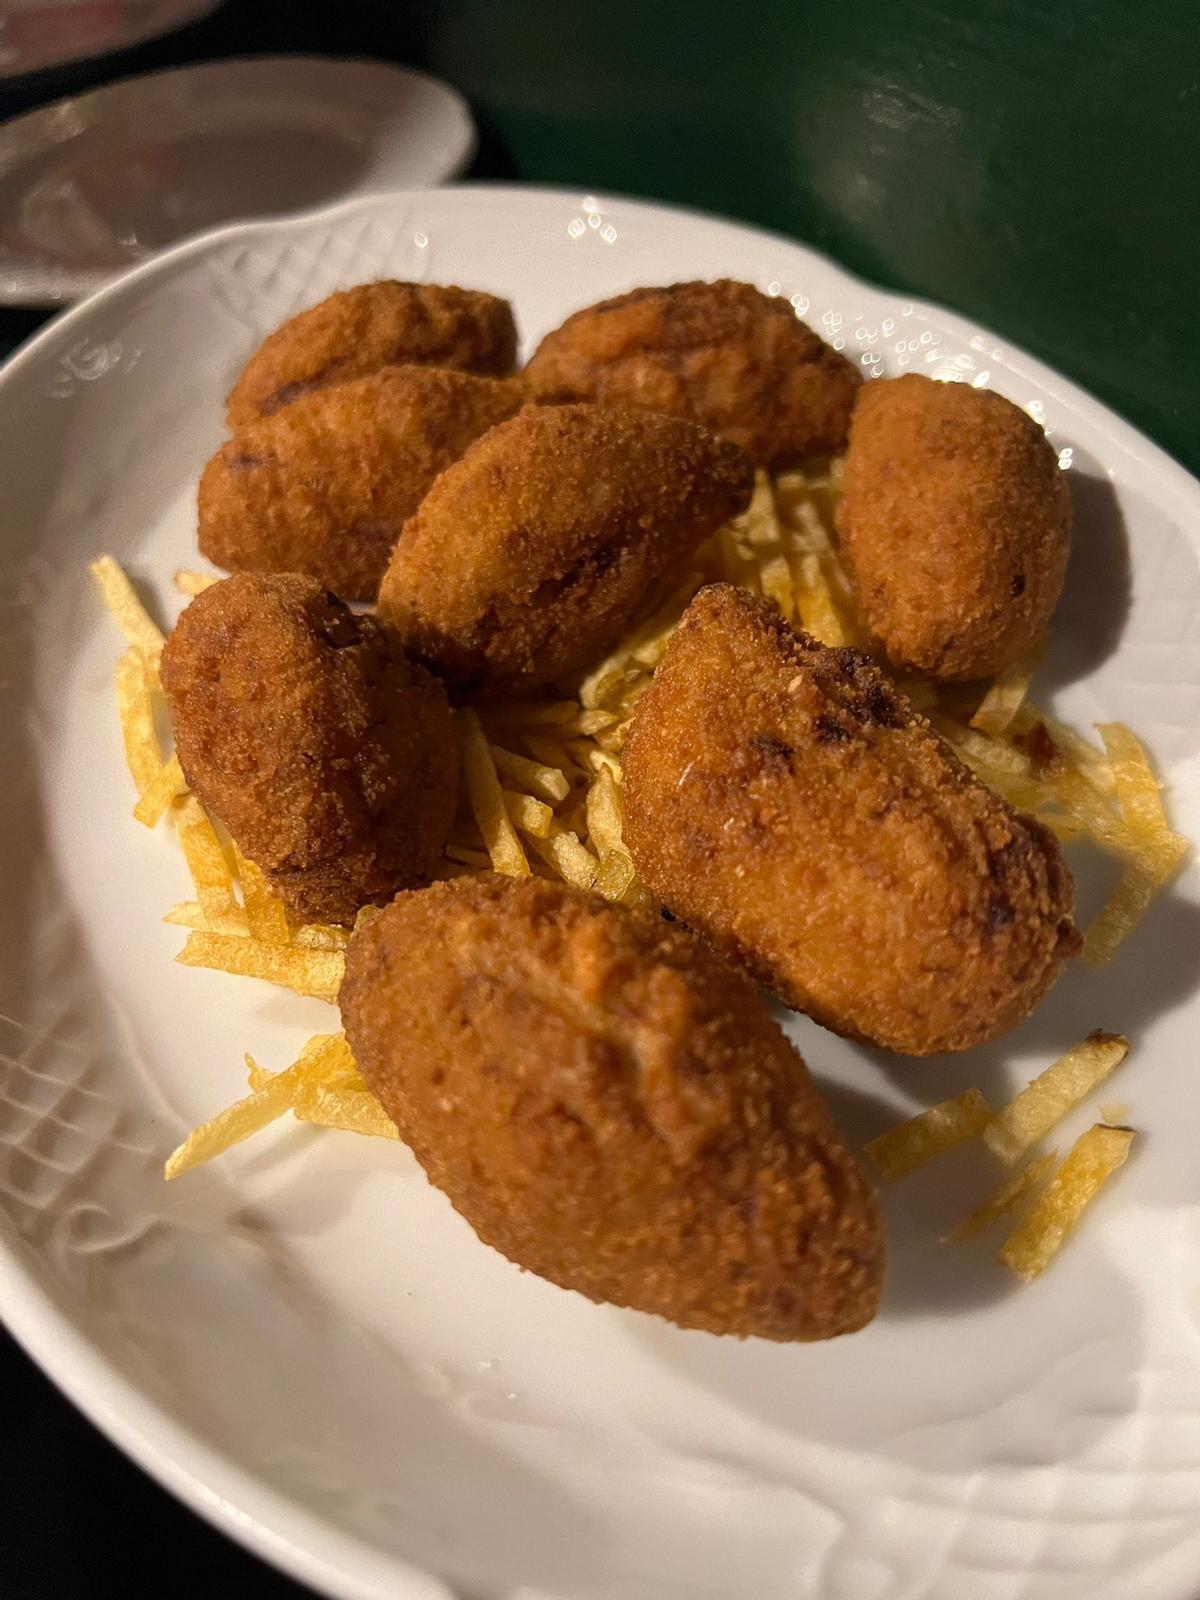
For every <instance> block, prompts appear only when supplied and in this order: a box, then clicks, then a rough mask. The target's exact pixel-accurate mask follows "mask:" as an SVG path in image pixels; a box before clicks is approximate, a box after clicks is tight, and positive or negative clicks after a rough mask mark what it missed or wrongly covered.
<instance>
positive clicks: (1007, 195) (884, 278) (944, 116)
mask: <svg viewBox="0 0 1200 1600" xmlns="http://www.w3.org/2000/svg"><path fill="white" fill-rule="evenodd" d="M301 9H302V8H291V7H274V6H272V7H257V6H252V5H250V4H248V3H246V0H233V3H231V4H228V5H226V6H225V7H224V9H223V10H221V11H220V12H218V13H217V14H216V15H215V16H213V17H210V18H209V19H207V20H206V21H204V22H202V23H200V24H198V25H196V26H194V27H192V28H189V29H186V30H184V31H183V32H181V33H179V34H176V35H174V36H172V37H171V38H169V39H166V40H162V41H158V42H157V43H155V44H152V45H150V46H146V47H143V48H141V49H139V50H137V51H133V52H129V53H128V54H127V55H125V56H122V57H110V58H108V59H107V60H105V61H103V62H92V63H88V64H84V65H83V66H81V67H79V68H76V69H72V70H70V71H68V72H63V73H59V74H56V75H53V76H51V75H43V76H42V77H40V78H38V79H37V80H24V81H22V82H19V83H10V84H0V117H7V116H10V115H13V114H15V113H17V112H19V111H23V110H26V109H28V108H30V107H32V106H35V105H38V104H41V103H43V102H45V101H48V100H51V99H54V98H56V97H57V96H59V95H62V94H66V93H69V92H71V91H72V90H74V89H78V88H81V87H90V86H91V85H92V84H95V83H99V82H102V81H107V80H108V79H111V78H114V77H119V76H124V75H126V74H128V73H130V72H134V71H144V70H148V69H151V68H155V67H162V66H170V65H176V64H179V63H181V62H185V61H193V60H205V59H211V58H215V57H220V56H229V55H239V54H251V53H255V52H261V51H289V52H306V51H307V52H314V53H323V54H337V55H358V56H378V57H382V58H385V59H391V60H397V61H402V62H405V63H407V64H409V65H413V66H418V67H423V68H424V69H426V70H427V71H430V72H433V73H436V74H437V75H438V76H440V77H443V78H445V79H446V80H447V81H448V82H450V83H452V84H454V85H455V86H456V87H457V88H458V89H459V90H461V92H462V93H463V94H465V95H466V97H467V98H468V100H469V101H470V102H471V105H472V108H473V110H474V112H475V114H476V117H477V119H478V121H479V123H480V127H481V134H482V142H481V148H480V153H479V158H478V160H477V162H476V166H475V168H474V170H473V173H472V176H478V177H484V178H489V179H493V180H495V179H504V178H513V179H519V180H523V181H527V182H533V183H551V184H564V185H569V186H575V187H581V188H591V189H599V190H609V191H612V192H617V193H627V194H633V195H644V196H649V197H652V198H658V199H663V200H670V201H675V202H679V203H683V204H687V205H693V206H698V207H703V208H705V209H708V210H712V211H717V212H721V213H724V214H726V215H729V216H732V217H737V218H741V219H744V220H746V221H748V222H752V223H757V224H759V225H761V226H764V227H768V228H772V229H776V230H778V231H779V232H782V233H787V234H792V235H794V236H795V237H797V238H799V239H803V240H805V241H807V242H808V243H810V244H813V245H816V246H817V247H818V248H820V249H822V250H825V251H827V252H828V253H829V254H830V255H832V256H834V257H836V258H837V259H838V260H840V261H842V262H844V263H845V264H846V265H847V266H848V267H850V268H851V269H852V270H854V271H856V272H858V273H861V274H862V275H864V276H865V277H868V278H872V279H875V280H877V281H878V282H880V283H883V284H887V285H891V286H893V287H896V288H899V289H902V290H905V291H907V292H909V293H912V294H914V295H919V296H921V297H923V298H926V299H932V300H936V301H941V302H942V303H943V304H945V305H947V306H950V307H952V308H954V309H955V310H957V311H960V312H963V313H964V314H966V315H967V316H970V317H972V318H974V319H975V320H977V321H979V322H982V323H984V324H985V325H987V326H989V327H991V328H992V329H993V330H994V331H995V332H996V333H998V334H1000V335H1002V336H1003V337H1005V338H1007V339H1009V340H1011V341H1013V342H1015V343H1017V344H1020V345H1023V346H1025V347H1026V348H1027V349H1028V350H1030V351H1032V352H1034V353H1035V354H1036V355H1038V356H1040V357H1042V358H1043V359H1044V360H1045V361H1047V362H1049V363H1050V364H1051V365H1052V366H1055V367H1058V368H1059V369H1061V370H1062V371H1063V372H1065V373H1067V374H1068V375H1069V376H1071V377H1072V378H1075V379H1076V380H1077V381H1079V382H1080V383H1083V384H1084V385H1086V386H1087V387H1088V388H1090V389H1092V390H1093V391H1094V392H1095V393H1096V394H1097V395H1099V396H1100V397H1101V398H1102V399H1104V400H1105V401H1107V402H1108V404H1109V405H1111V406H1112V407H1113V408H1114V409H1115V410H1116V411H1118V412H1120V413H1121V414H1123V415H1124V416H1126V417H1127V418H1129V420H1130V421H1132V422H1134V423H1135V424H1136V425H1137V426H1139V427H1141V428H1143V429H1144V430H1145V431H1146V432H1147V433H1148V434H1149V435H1150V437H1151V438H1153V439H1155V440H1156V441H1157V442H1158V443H1159V444H1161V445H1163V446H1164V447H1165V448H1166V449H1167V450H1169V451H1170V452H1172V454H1174V455H1175V456H1177V457H1178V459H1179V460H1181V461H1182V462H1183V463H1184V465H1186V466H1187V467H1189V468H1190V469H1191V470H1192V471H1193V472H1200V429H1198V428H1197V426H1196V424H1197V420H1198V418H1197V405H1196V393H1197V379H1196V374H1197V372H1198V371H1200V317H1198V316H1197V314H1196V312H1195V310H1189V309H1188V307H1189V305H1190V303H1191V299H1192V298H1193V294H1194V286H1195V282H1196V277H1197V273H1196V263H1197V261H1200V206H1198V205H1197V185H1196V173H1197V171H1200V131H1198V130H1200V115H1198V113H1200V35H1198V31H1197V29H1196V26H1195V10H1194V6H1193V4H1192V0H1143V3H1142V4H1140V5H1137V6H1133V5H1129V4H1128V3H1127V0H1056V3H1052V0H960V3H959V4H957V5H954V4H947V3H946V0H910V3H909V4H908V5H906V6H902V7H897V6H896V5H895V4H893V3H890V0H760V3H759V4H758V5H746V6H741V7H730V6H729V5H728V4H727V3H725V0H690V4H689V5H688V6H687V7H686V9H685V10H682V11H681V8H680V7H679V6H678V5H677V4H675V3H667V0H607V3H606V4H605V5H604V6H602V7H596V6H593V5H587V6H585V5H580V4H576V3H573V0H558V4H556V5H554V6H547V5H545V4H544V0H407V3H406V4H405V5H404V6H398V7H382V6H378V5H377V4H373V3H368V0H339V3H338V5H337V6H329V7H320V8H312V9H313V10H314V11H318V12H319V13H320V15H318V16H310V17H307V18H306V17H302V16H300V15H297V14H294V13H298V12H300V11H301ZM304 9H307V8H304ZM2 223H3V218H0V225H2ZM681 270H682V267H681ZM42 320H43V318H42V316H41V315H40V314H38V313H35V312H31V313H26V312H0V352H3V351H4V350H6V349H11V348H12V347H13V346H14V345H15V344H16V343H18V342H19V341H20V340H21V339H23V338H25V337H26V336H27V335H28V334H29V333H30V332H32V331H33V330H34V328H36V327H37V326H38V325H39V323H40V322H41V321H42ZM1082 531H1083V530H1081V532H1082ZM0 1385H2V1392H3V1393H4V1395H5V1398H6V1400H7V1407H6V1411H5V1415H6V1421H7V1423H8V1426H7V1427H5V1428H4V1429H3V1430H0V1481H3V1482H4V1483H5V1484H6V1485H10V1486H11V1485H19V1490H18V1491H17V1492H13V1491H12V1489H11V1488H10V1489H9V1492H7V1493H6V1494H5V1495H4V1496H2V1497H0V1506H2V1507H3V1510H2V1512H0V1521H2V1523H3V1524H4V1532H5V1534H6V1537H5V1539H4V1540H3V1548H4V1549H5V1552H6V1554H5V1560H4V1567H5V1577H6V1584H5V1591H6V1593H7V1594H10V1595H12V1596H13V1600H41V1597H43V1596H45V1597H51V1596H52V1597H53V1600H84V1597H87V1600H93V1597H95V1596H97V1595H101V1594H106V1593H109V1592H110V1591H111V1592H114V1593H115V1592H121V1593H124V1594H127V1595H130V1596H138V1595H141V1594H151V1593H157V1592H160V1590H165V1589H167V1588H169V1589H170V1592H171V1593H172V1595H173V1596H175V1597H176V1600H187V1597H191V1596H193V1595H195V1596H197V1597H198V1596H200V1595H204V1596H209V1595H211V1594H213V1593H216V1592H220V1590H221V1589H222V1588H226V1587H228V1586H231V1585H236V1584H241V1585H244V1587H245V1592H247V1593H252V1594H254V1595H255V1596H258V1597H261V1600H277V1597H280V1600H282V1597H284V1596H299V1595H302V1594H303V1593H305V1591H303V1590H301V1589H300V1588H298V1587H297V1586H296V1585H294V1584H292V1583H290V1582H288V1581H287V1580H286V1579H284V1578H282V1577H279V1576H277V1575H276V1574H274V1573H271V1572H268V1571H267V1569H266V1568H264V1567H261V1566H260V1565H259V1564H258V1563H257V1562H255V1561H254V1560H253V1559H252V1558H251V1557H249V1556H246V1555H244V1554H243V1553H241V1552H240V1551H238V1550H235V1549H234V1548H233V1547H232V1546H231V1545H228V1544H226V1543H225V1541H224V1540H223V1539H222V1538H221V1537H220V1536H219V1535H217V1534H215V1533H213V1532H211V1531H210V1530H209V1529H207V1528H206V1527H204V1526H203V1525H202V1524H201V1523H200V1522H199V1521H198V1520H196V1519H195V1518H193V1517H192V1516H191V1515H190V1514H189V1513H188V1512H186V1511H184V1510H183V1509H181V1508H180V1507H178V1506H177V1505H176V1504H175V1503H174V1502H173V1501H172V1500H171V1499H170V1498H169V1497H168V1496H167V1495H165V1494H164V1493H163V1492H162V1491H161V1490H159V1489H157V1488H156V1487H155V1486H154V1485H153V1484H151V1483H150V1482H149V1480H147V1479H146V1478H145V1477H144V1476H143V1475H142V1474H141V1473H140V1472H139V1471H138V1470H137V1469H136V1468H134V1467H132V1466H130V1465H129V1464H128V1463H126V1462H125V1461H124V1460H123V1459H122V1458H121V1457H120V1456H119V1455H118V1454H117V1453H116V1452H115V1451H114V1450H113V1449H112V1448H111V1447H110V1446H109V1445H108V1444H106V1443H105V1442H104V1441H103V1440H102V1439H101V1438H100V1436H99V1435H98V1434H97V1433H96V1432H95V1431H94V1430H93V1429H92V1428H91V1427H90V1425H89V1424H87V1423H86V1422H84V1421H83V1420H82V1419H81V1418H79V1417H78V1416H77V1415H76V1414H75V1413H74V1411H73V1410H72V1409H71V1407H69V1406H68V1405H67V1404H66V1403H65V1402H64V1401H62V1400H61V1399H60V1398H59V1397H58V1396H57V1395H56V1393H55V1391H54V1390H53V1389H52V1387H51V1386H50V1385H49V1384H48V1383H47V1382H46V1380H45V1379H44V1378H42V1377H41V1375H40V1374H39V1373H38V1372H37V1371H36V1369H35V1368H34V1367H32V1365H30V1364H29V1363H28V1362H27V1361H26V1360H25V1358H24V1357H23V1356H22V1355H21V1354H20V1353H19V1352H18V1351H17V1350H16V1348H15V1346H13V1345H11V1344H7V1345H2V1346H0ZM68 1533H69V1537H64V1535H67V1534H68Z"/></svg>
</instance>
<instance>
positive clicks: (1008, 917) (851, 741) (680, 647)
mask: <svg viewBox="0 0 1200 1600" xmlns="http://www.w3.org/2000/svg"><path fill="white" fill-rule="evenodd" d="M624 773H625V840H626V843H627V844H628V846H629V849H630V851H631V853H632V855H633V859H634V861H635V863H636V865H637V868H638V871H639V873H640V874H641V875H642V877H643V878H644V879H645V881H646V883H647V884H648V885H649V886H650V888H651V889H652V890H653V891H654V893H655V894H656V895H658V896H660V897H661V899H662V901H663V903H664V904H665V905H666V906H667V907H668V909H669V910H670V911H671V912H672V913H673V914H674V915H675V916H677V917H679V918H680V919H681V920H682V921H683V922H685V923H686V924H688V926H690V927H691V928H693V929H694V930H696V931H697V932H698V933H700V934H702V935H703V936H704V937H705V938H706V939H707V940H709V941H710V942H711V943H712V945H713V946H714V947H715V948H716V949H717V950H718V951H720V952H721V953H722V954H723V955H725V956H727V957H729V958H730V959H731V960H733V961H736V962H740V963H741V964H742V965H744V966H745V967H746V968H747V969H748V970H749V971H750V972H751V973H752V974H753V975H754V976H755V977H756V978H757V979H758V980H759V981H760V982H761V983H763V984H764V985H765V986H766V987H767V988H769V989H770V990H772V991H773V993H775V994H776V995H778V996H779V998H780V999H781V1000H783V1001H784V1002H785V1003H786V1004H787V1005H790V1006H794V1007H795V1008H796V1009H798V1010H801V1011H805V1012H807V1013H808V1014H809V1015H810V1016H811V1017H814V1018H815V1019H816V1020H817V1021H818V1022H820V1023H823V1024H824V1025H825V1026H826V1027H828V1028H832V1029H833V1030H834V1031H835V1032H837V1033H843V1034H846V1035H848V1036H849V1037H851V1038H856V1039H860V1040H863V1041H865V1042H867V1043H871V1044H877V1045H882V1046H884V1047H885V1048H887V1049H889V1050H896V1051H899V1052H901V1053H903V1054H906V1055H914V1056H923V1055H930V1054H933V1053H934V1052H937V1051H943V1050H965V1049H967V1048H968V1047H970V1046H972V1045H977V1044H983V1043H985V1042H986V1041H987V1040H989V1039H994V1038H996V1037H997V1036H998V1035H999V1034H1001V1033H1004V1032H1005V1031H1006V1030H1007V1029H1008V1028H1011V1027H1012V1026H1014V1024H1016V1023H1017V1022H1020V1021H1021V1020H1022V1018H1023V1017H1025V1016H1026V1015H1027V1014H1028V1013H1029V1012H1030V1011H1031V1010H1032V1009H1033V1007H1034V1006H1035V1005H1036V1004H1037V1002H1038V1001H1039V1000H1040V999H1041V998H1042V996H1043V995H1044V994H1045V992H1046V991H1047V989H1049V987H1050V985H1051V984H1052V983H1053V982H1054V980H1055V978H1056V977H1057V976H1058V974H1059V972H1060V971H1061V969H1062V966H1063V964H1064V962H1065V961H1066V959H1067V958H1068V957H1069V956H1071V955H1073V954H1074V953H1075V952H1076V950H1077V949H1078V945H1079V936H1078V934H1077V933H1076V931H1075V928H1074V926H1073V924H1072V921H1071V910H1072V903H1073V896H1074V886H1073V884H1072V881H1071V877H1070V874H1069V873H1068V871H1067V869H1066V867H1065V865H1064V864H1063V860H1062V857H1061V855H1060V853H1059V849H1058V845H1057V843H1056V842H1055V840H1054V839H1053V837H1052V836H1051V835H1050V834H1049V833H1048V832H1047V831H1046V830H1045V829H1044V828H1042V827H1041V826H1040V825H1039V824H1037V823H1036V822H1034V821H1033V820H1032V819H1030V818H1023V817H1018V816H1017V815H1016V814H1015V813H1014V812H1013V811H1012V810H1011V809H1010V808H1009V807H1008V806H1007V805H1006V804H1005V803H1004V801H1003V800H1001V799H999V798H998V797H997V796H996V795H994V794H993V793H992V792H991V791H990V790H989V789H986V788H985V787H984V786H983V785H982V784H981V783H979V782H977V781H976V779H975V778H974V777H973V776H972V774H971V773H970V772H969V771H968V770H967V769H966V768H965V767H964V766H963V765H962V764H961V762H959V760H958V759H957V757H956V756H955V755H954V754H953V753H952V751H951V750H950V748H949V746H948V745H946V744H945V743H943V741H942V740H941V739H939V738H938V736H937V735H936V734H935V733H934V732H933V730H932V728H931V727H930V726H929V724H928V723H927V722H926V721H925V720H924V718H922V717H920V716H918V715H916V714H915V713H914V712H913V710H912V708H911V707H910V706H909V704H908V703H907V701H906V700H904V699H903V697H902V696H901V695H899V694H898V693H897V691H896V690H895V688H894V686H893V685H892V684H891V683H890V681H889V680H888V678H887V677H886V676H885V675H884V674H883V673H882V672H881V671H880V670H879V668H878V667H876V666H875V665H874V664H873V663H872V662H870V661H869V660H868V659H867V658H866V657H865V656H863V655H861V654H860V653H859V652H857V651H854V650H846V649H840V650H834V649H828V648H826V647H825V646H823V645H819V644H817V643H816V642H815V640H813V639H811V638H809V636H808V635H806V634H803V633H797V632H795V631H793V630H792V629H791V628H789V627H788V626H787V624H786V623H784V622H783V621H782V620H781V619H780V617H779V615H778V613H777V612H776V611H775V610H774V609H773V608H772V607H771V606H769V605H767V604H766V603H764V602H763V601H760V600H755V599H753V598H751V597H750V596H749V595H747V594H746V593H745V592H744V591H742V590H740V589H735V588H732V587H730V586H729V585H725V584H718V585H712V586H710V587H708V588H705V589H702V590H701V591H700V593H699V594H698V595H697V596H696V598H695V600H694V601H693V602H692V604H691V606H690V607H689V609H688V610H687V612H685V614H684V617H683V620H682V621H681V622H680V624H679V626H678V628H677V629H676V631H675V633H674V635H673V636H672V638H671V642H670V644H669V646H668V648H667V652H666V656H665V657H664V660H663V662H662V665H661V666H660V667H659V669H658V672H657V674H656V675H655V678H654V681H653V683H652V684H651V686H650V688H649V689H648V690H647V692H646V693H645V694H644V695H643V696H642V698H641V700H640V701H639V703H638V707H637V711H636V713H635V716H634V720H633V726H632V728H631V730H630V734H629V739H628V741H627V743H626V745H625V751H624Z"/></svg>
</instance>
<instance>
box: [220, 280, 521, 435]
mask: <svg viewBox="0 0 1200 1600" xmlns="http://www.w3.org/2000/svg"><path fill="white" fill-rule="evenodd" d="M516 355H517V329H516V324H515V323H514V321H513V314H512V307H511V306H510V305H509V303H508V301H507V300H499V299H497V298H496V296H495V295H492V294H484V293H483V292H482V291H481V290H479V289H456V288H450V287H445V286H443V285H442V284H439V283H396V282H394V281H391V280H388V279H385V280H384V281H382V282H380V283H363V284H359V285H358V287H357V288H354V289H343V290H342V291H341V293H339V294H331V295H330V296H329V298H328V299H327V300H322V301H321V302H320V303H319V304H318V305H315V306H310V307H309V308H308V310H307V311H302V312H300V314H299V316H295V317H292V318H291V319H290V320H289V321H288V322H285V323H284V324H283V326H282V327H280V328H276V330H275V332H274V333H272V334H270V335H269V336H268V337H267V338H266V339H264V340H263V342H262V344H261V345H260V346H259V347H258V349H257V350H256V351H255V352H254V354H253V355H252V356H251V357H250V360H249V361H248V362H247V363H246V366H245V368H244V369H243V371H242V375H241V377H240V378H239V379H238V381H237V383H236V384H235V385H234V387H233V390H232V391H231V393H230V395H229V398H228V399H227V401H226V403H225V404H226V420H227V421H228V423H229V426H230V427H231V428H241V427H244V426H245V425H246V423H248V422H254V421H256V420H257V419H258V418H259V417H269V416H271V415H272V414H273V413H274V412H276V411H278V410H280V409H281V407H283V406H286V405H288V404H290V403H291V401H293V400H295V399H297V398H298V397H299V396H300V395H302V394H307V393H308V392H309V391H310V390H312V389H324V388H326V387H327V386H328V385H329V384H331V383H345V382H346V380H347V379H349V378H365V377H367V375H368V374H369V373H372V372H378V371H379V369H380V368H381V367H390V366H421V367H451V368H453V369H454V370H455V371H456V372H474V373H478V374H479V375H480V376H481V377H486V378H504V377H507V376H508V375H509V373H511V372H512V370H513V366H514V364H515V362H516Z"/></svg>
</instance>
